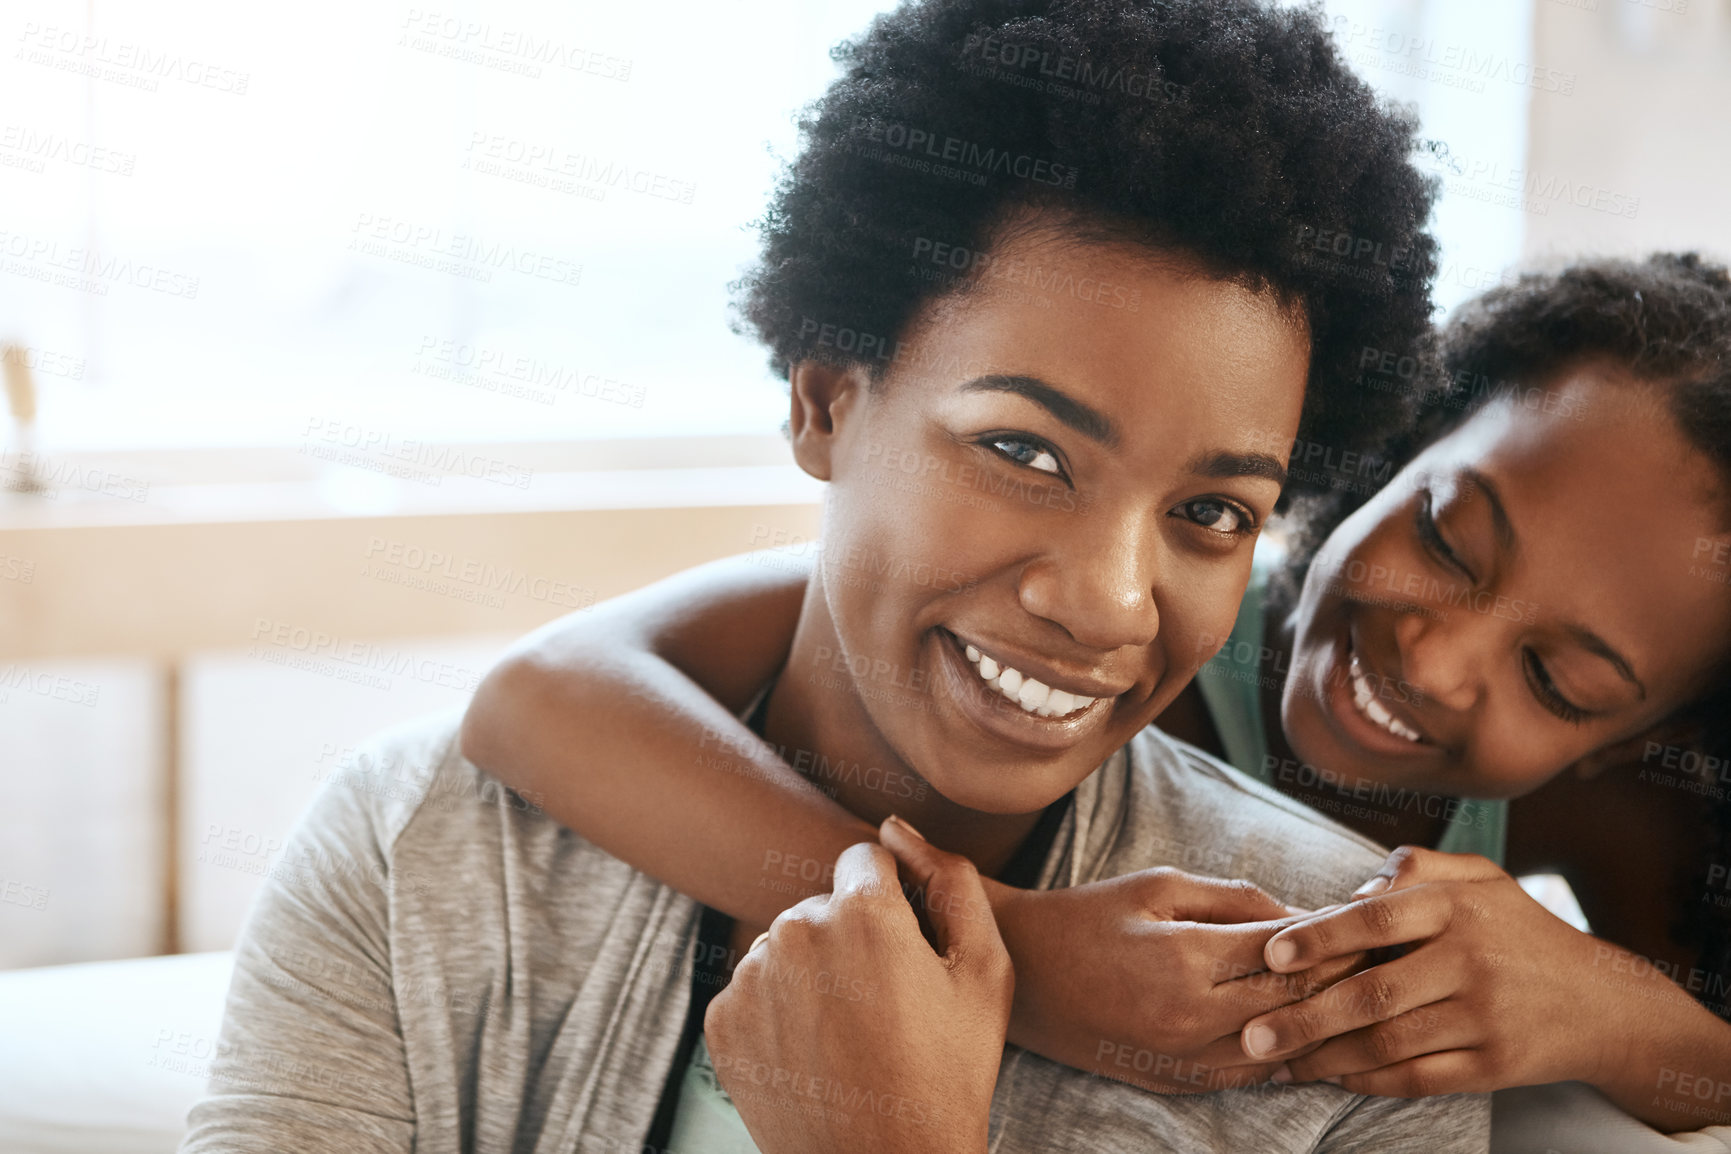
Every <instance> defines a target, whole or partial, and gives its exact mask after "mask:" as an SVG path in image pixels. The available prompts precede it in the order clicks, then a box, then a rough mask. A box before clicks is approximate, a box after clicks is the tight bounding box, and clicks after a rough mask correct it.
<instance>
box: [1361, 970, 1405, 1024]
mask: <svg viewBox="0 0 1731 1154" xmlns="http://www.w3.org/2000/svg"><path fill="white" fill-rule="evenodd" d="M1358 1001H1359V1005H1360V1006H1362V1007H1363V1009H1364V1012H1365V1014H1366V1015H1368V1016H1369V1017H1371V1018H1373V1019H1375V1020H1376V1021H1379V1022H1383V1021H1387V1020H1388V1019H1389V1018H1392V1017H1394V1016H1395V1012H1396V1010H1397V1008H1398V1006H1399V1004H1400V994H1399V993H1398V992H1397V991H1396V990H1395V988H1394V984H1393V983H1392V982H1390V981H1389V980H1388V979H1387V978H1386V977H1383V976H1382V975H1380V974H1366V975H1365V976H1364V977H1363V978H1361V979H1359V988H1358Z"/></svg>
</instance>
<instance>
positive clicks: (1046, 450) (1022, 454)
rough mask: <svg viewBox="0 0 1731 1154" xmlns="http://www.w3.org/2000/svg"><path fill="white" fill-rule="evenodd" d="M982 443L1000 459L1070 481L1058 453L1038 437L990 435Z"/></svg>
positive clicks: (1010, 434) (982, 439) (1019, 434)
mask: <svg viewBox="0 0 1731 1154" xmlns="http://www.w3.org/2000/svg"><path fill="white" fill-rule="evenodd" d="M981 443H982V444H984V445H987V446H989V447H990V448H991V450H992V451H993V452H994V453H996V454H998V455H999V456H1000V457H1007V458H1008V459H1010V460H1011V461H1014V462H1015V463H1016V464H1018V465H1021V466H1022V467H1024V468H1028V469H1035V470H1037V471H1039V472H1041V473H1050V474H1052V475H1053V476H1055V477H1062V478H1063V479H1064V480H1066V481H1068V480H1069V479H1070V478H1069V475H1068V474H1066V473H1065V472H1064V465H1063V462H1061V461H1060V460H1059V459H1058V451H1057V450H1056V449H1054V448H1052V446H1050V445H1048V444H1047V443H1046V442H1044V441H1042V440H1040V438H1038V437H1033V436H1029V435H1028V434H1026V433H988V434H987V435H986V436H985V437H983V438H981Z"/></svg>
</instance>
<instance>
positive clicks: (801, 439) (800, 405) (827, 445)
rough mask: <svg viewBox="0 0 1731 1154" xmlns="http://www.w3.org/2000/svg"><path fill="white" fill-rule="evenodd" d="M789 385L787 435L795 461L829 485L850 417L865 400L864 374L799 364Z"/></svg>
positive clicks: (790, 375)
mask: <svg viewBox="0 0 1731 1154" xmlns="http://www.w3.org/2000/svg"><path fill="white" fill-rule="evenodd" d="M787 382H788V385H789V386H790V388H789V392H790V394H791V401H792V410H791V412H790V413H789V414H788V419H787V433H788V440H789V441H790V442H792V444H793V459H794V460H795V461H797V462H798V463H799V467H800V468H802V469H804V470H805V471H806V472H807V473H810V474H811V475H812V476H813V477H816V478H817V479H818V480H820V481H827V480H829V479H830V476H831V473H832V466H833V464H834V461H835V454H836V453H837V452H838V445H839V444H840V442H841V439H842V431H843V426H844V425H845V423H846V420H847V417H848V414H849V413H851V412H853V411H854V410H855V408H856V407H857V406H858V404H859V402H860V401H861V400H862V399H863V397H864V393H865V390H866V381H865V374H864V371H863V370H861V369H859V368H857V367H846V366H841V365H830V364H825V363H824V362H822V361H795V362H794V363H793V366H792V367H791V368H790V369H789V370H788V373H787Z"/></svg>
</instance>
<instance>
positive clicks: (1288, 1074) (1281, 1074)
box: [1268, 1062, 1292, 1086]
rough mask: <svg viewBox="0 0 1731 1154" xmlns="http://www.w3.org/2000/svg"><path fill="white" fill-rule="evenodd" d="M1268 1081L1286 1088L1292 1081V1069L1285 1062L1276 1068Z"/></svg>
mask: <svg viewBox="0 0 1731 1154" xmlns="http://www.w3.org/2000/svg"><path fill="white" fill-rule="evenodd" d="M1268 1080H1269V1081H1270V1082H1273V1083H1274V1084H1275V1085H1277V1086H1284V1085H1286V1084H1287V1083H1288V1082H1290V1081H1292V1067H1291V1066H1288V1065H1287V1064H1286V1063H1285V1062H1282V1063H1281V1064H1280V1065H1278V1066H1276V1067H1275V1068H1274V1073H1272V1074H1270V1075H1268Z"/></svg>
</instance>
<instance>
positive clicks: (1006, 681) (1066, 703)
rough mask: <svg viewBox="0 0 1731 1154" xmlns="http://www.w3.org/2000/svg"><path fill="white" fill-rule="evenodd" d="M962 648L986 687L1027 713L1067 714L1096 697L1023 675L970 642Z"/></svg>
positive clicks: (1081, 707)
mask: <svg viewBox="0 0 1731 1154" xmlns="http://www.w3.org/2000/svg"><path fill="white" fill-rule="evenodd" d="M963 649H964V652H966V653H967V655H968V660H969V661H971V662H973V664H974V669H975V670H976V671H977V672H978V673H979V675H980V680H981V681H984V682H985V683H986V687H987V688H988V689H995V690H997V691H998V692H999V693H1001V694H1003V695H1004V697H1006V698H1008V699H1009V700H1011V701H1013V702H1015V703H1016V704H1017V705H1019V706H1021V707H1022V708H1023V709H1025V710H1027V711H1028V712H1029V713H1033V714H1037V715H1038V716H1040V717H1068V716H1069V715H1070V714H1072V713H1076V712H1077V711H1079V710H1083V709H1086V708H1088V707H1089V706H1090V705H1092V704H1094V702H1095V701H1096V700H1098V699H1097V698H1093V697H1084V696H1082V695H1081V694H1080V693H1070V692H1067V691H1066V690H1062V689H1053V688H1052V687H1051V686H1049V685H1047V684H1046V683H1045V682H1043V681H1036V680H1035V679H1034V678H1032V677H1025V676H1023V674H1022V672H1021V670H1019V669H1011V668H1009V667H1008V666H1004V665H999V664H998V663H997V662H996V661H993V660H992V659H991V658H990V657H987V656H986V655H985V654H983V653H981V652H980V651H979V650H978V649H976V648H975V647H974V646H972V645H967V646H964V647H963Z"/></svg>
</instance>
